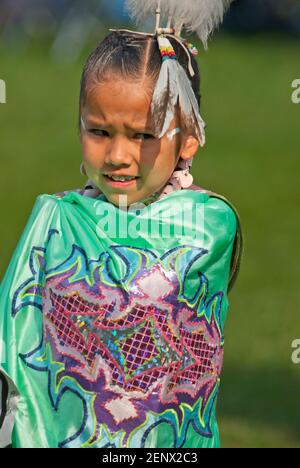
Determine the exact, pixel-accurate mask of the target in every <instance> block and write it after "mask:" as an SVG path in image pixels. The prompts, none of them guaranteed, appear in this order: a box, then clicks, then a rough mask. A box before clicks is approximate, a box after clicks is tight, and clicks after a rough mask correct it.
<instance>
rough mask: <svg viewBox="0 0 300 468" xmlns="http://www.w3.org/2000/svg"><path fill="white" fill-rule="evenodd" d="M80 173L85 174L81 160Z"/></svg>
mask: <svg viewBox="0 0 300 468" xmlns="http://www.w3.org/2000/svg"><path fill="white" fill-rule="evenodd" d="M80 174H82V175H83V176H86V175H87V174H86V171H85V167H84V164H83V162H82V163H81V164H80Z"/></svg>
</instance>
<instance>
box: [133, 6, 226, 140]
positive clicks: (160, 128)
mask: <svg viewBox="0 0 300 468" xmlns="http://www.w3.org/2000/svg"><path fill="white" fill-rule="evenodd" d="M232 1H234V0H127V2H126V5H127V9H128V11H129V13H130V15H131V17H133V18H135V19H136V20H137V21H141V20H143V19H145V18H146V17H147V16H148V15H149V14H153V15H154V14H155V15H156V27H155V35H156V36H157V41H158V46H159V49H160V53H161V56H162V66H161V70H160V74H159V77H158V80H157V83H156V86H155V89H154V94H153V99H152V115H153V120H154V126H155V131H156V133H157V135H159V137H160V138H161V137H162V136H164V135H165V133H166V132H167V131H168V129H169V126H170V124H171V122H172V120H173V118H174V115H175V108H176V106H177V105H178V106H179V110H180V118H181V122H182V124H183V126H184V129H185V130H186V131H187V132H188V134H191V135H194V136H195V137H196V138H197V140H198V141H199V143H200V145H201V146H204V145H205V122H204V120H203V119H202V117H201V116H200V110H199V104H198V102H197V99H196V96H195V94H194V91H193V88H192V84H191V81H190V78H189V77H188V75H187V73H186V72H185V70H184V68H183V67H182V65H181V64H180V63H179V61H178V60H177V57H176V54H175V51H174V49H173V47H172V44H171V42H170V40H169V37H172V38H174V39H175V40H176V41H177V42H179V43H180V44H181V46H182V47H183V48H184V50H185V51H186V53H187V56H188V60H189V61H188V63H189V67H188V68H189V74H190V76H191V77H193V76H194V75H195V72H194V70H193V67H192V61H191V55H190V53H192V52H190V51H189V47H188V44H187V41H185V40H184V39H183V38H182V37H181V32H182V29H183V28H184V29H185V30H186V31H188V32H196V33H197V34H198V36H199V38H200V40H201V41H202V42H203V45H204V48H207V41H208V38H209V36H210V35H211V34H212V32H213V31H214V29H215V28H216V27H217V26H219V24H220V23H221V22H222V20H223V16H224V13H225V11H226V10H227V8H228V7H229V6H230V4H231V3H232ZM162 18H163V19H165V20H167V26H166V27H165V28H163V27H161V20H162Z"/></svg>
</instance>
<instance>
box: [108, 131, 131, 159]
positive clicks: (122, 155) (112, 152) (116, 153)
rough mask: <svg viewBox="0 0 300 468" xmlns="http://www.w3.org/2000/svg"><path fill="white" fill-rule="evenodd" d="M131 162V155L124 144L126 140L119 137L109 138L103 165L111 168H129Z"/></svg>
mask: <svg viewBox="0 0 300 468" xmlns="http://www.w3.org/2000/svg"><path fill="white" fill-rule="evenodd" d="M131 162H132V155H131V153H130V150H129V148H128V145H127V144H126V138H123V137H121V136H115V137H113V138H111V142H110V145H109V147H108V150H107V153H106V157H105V164H107V165H112V166H123V165H126V166H130V164H131Z"/></svg>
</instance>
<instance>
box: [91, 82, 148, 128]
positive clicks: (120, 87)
mask: <svg viewBox="0 0 300 468" xmlns="http://www.w3.org/2000/svg"><path fill="white" fill-rule="evenodd" d="M151 98H152V95H151V89H149V84H148V85H146V83H145V82H142V81H131V80H125V79H111V80H109V81H104V82H102V83H99V84H94V85H91V86H90V88H89V89H88V91H87V94H86V99H85V103H84V106H83V112H84V114H86V115H87V116H90V115H91V116H93V117H99V118H105V119H107V118H108V117H114V118H116V117H119V118H124V117H126V118H128V119H130V120H131V121H132V122H135V121H141V120H143V121H144V122H145V123H146V122H148V123H149V122H150V121H151Z"/></svg>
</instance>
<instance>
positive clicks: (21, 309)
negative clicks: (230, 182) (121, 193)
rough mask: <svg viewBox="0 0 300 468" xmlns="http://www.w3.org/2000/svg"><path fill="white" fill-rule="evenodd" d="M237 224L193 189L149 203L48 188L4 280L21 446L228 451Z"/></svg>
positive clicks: (6, 337)
mask: <svg viewBox="0 0 300 468" xmlns="http://www.w3.org/2000/svg"><path fill="white" fill-rule="evenodd" d="M181 220H183V223H182V222H181ZM181 224H183V229H182V232H181V233H180V228H181V227H182V226H181ZM149 226H151V232H152V234H153V235H151V232H150V230H149ZM236 232H237V218H236V214H235V213H234V211H233V209H232V208H231V207H230V206H229V205H228V204H226V203H225V202H224V201H222V200H220V199H217V198H213V197H210V196H209V195H208V194H205V193H200V192H196V191H193V190H181V191H176V192H173V193H170V194H168V195H167V196H165V197H164V198H163V199H161V200H158V201H156V202H154V203H152V204H151V205H149V206H147V207H144V208H143V209H141V210H140V211H137V212H134V211H126V210H121V209H119V208H117V207H115V206H114V205H112V204H110V203H108V201H107V200H106V198H105V197H104V195H99V196H98V197H97V198H90V197H88V196H85V195H82V194H80V193H76V192H70V193H68V194H67V195H66V196H65V197H63V198H61V199H59V198H57V197H56V196H55V195H41V196H39V197H38V198H37V200H36V203H35V205H34V208H33V211H32V214H31V216H30V218H29V220H28V223H27V225H26V228H25V230H24V232H23V235H22V237H21V239H20V241H19V243H18V246H17V248H16V250H15V253H14V255H13V258H12V260H11V262H10V265H9V268H8V270H7V272H6V275H5V277H4V279H3V281H2V283H1V290H0V292H1V296H0V297H1V299H0V339H1V343H2V344H1V349H0V358H1V359H0V362H1V368H0V369H1V370H2V372H3V373H5V375H7V376H8V378H9V379H11V381H12V382H13V383H14V384H15V385H16V388H17V390H18V392H19V401H18V409H17V411H16V418H15V426H14V431H13V442H12V443H13V447H97V448H101V447H120V448H121V447H122V448H123V447H134V448H138V447H146V448H150V447H153V448H162V447H168V448H171V447H188V448H200V447H218V446H219V445H220V441H219V432H218V425H217V421H216V403H217V396H218V392H219V387H220V374H221V369H222V359H223V349H224V323H225V319H226V316H227V312H228V306H229V304H228V295H227V288H228V280H229V274H230V264H231V258H232V252H233V244H234V240H235V236H236ZM136 233H137V234H136Z"/></svg>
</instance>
